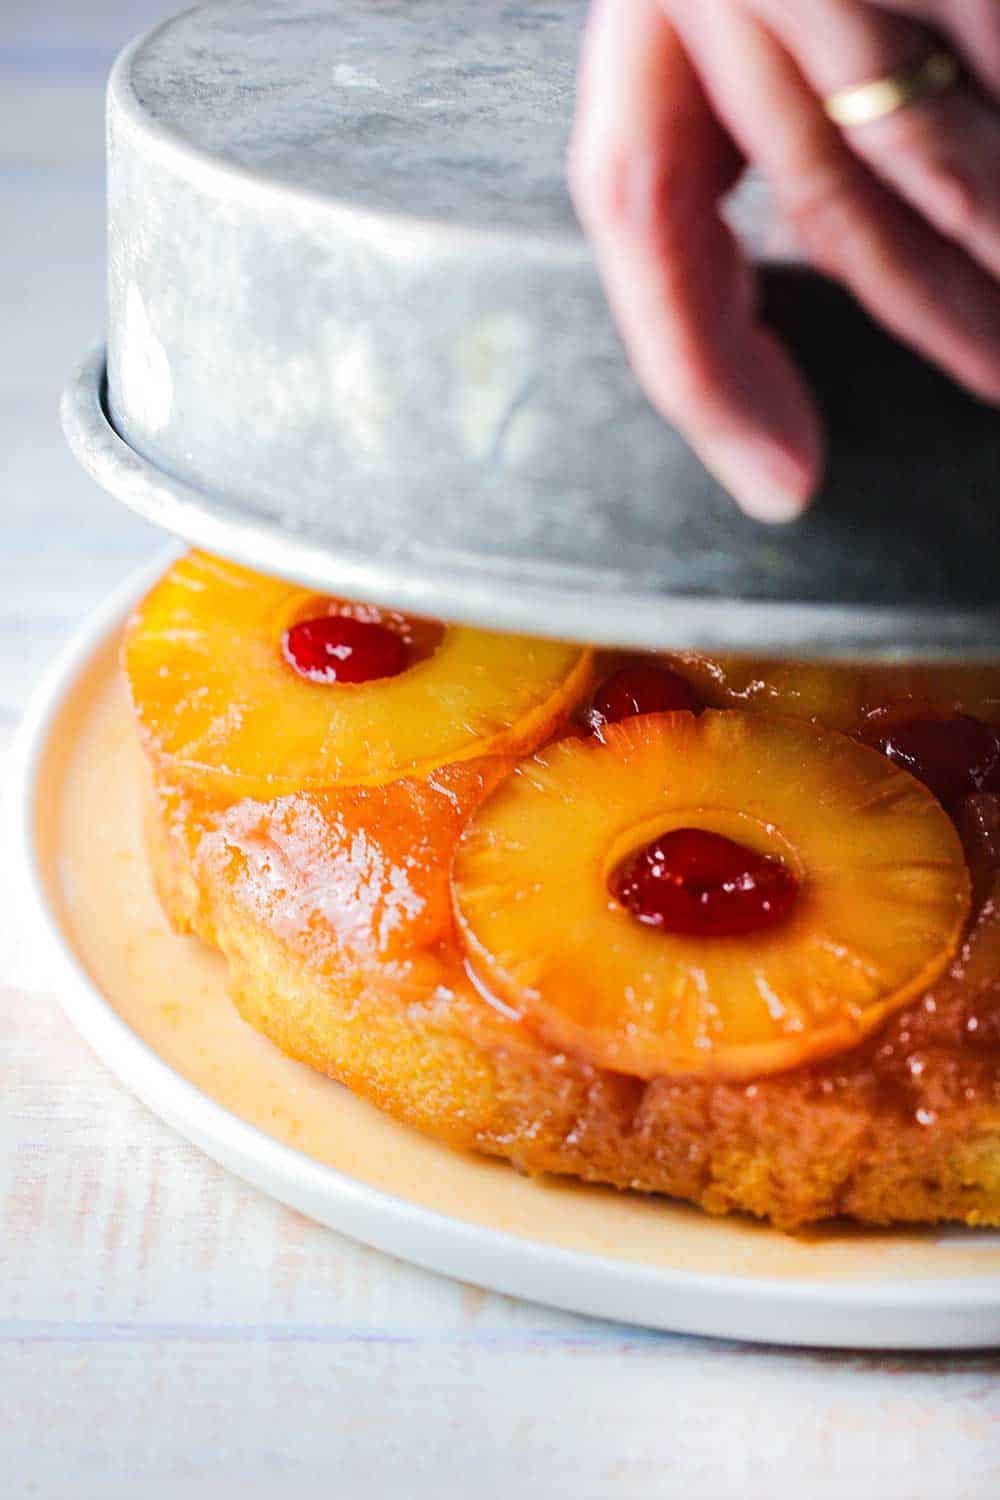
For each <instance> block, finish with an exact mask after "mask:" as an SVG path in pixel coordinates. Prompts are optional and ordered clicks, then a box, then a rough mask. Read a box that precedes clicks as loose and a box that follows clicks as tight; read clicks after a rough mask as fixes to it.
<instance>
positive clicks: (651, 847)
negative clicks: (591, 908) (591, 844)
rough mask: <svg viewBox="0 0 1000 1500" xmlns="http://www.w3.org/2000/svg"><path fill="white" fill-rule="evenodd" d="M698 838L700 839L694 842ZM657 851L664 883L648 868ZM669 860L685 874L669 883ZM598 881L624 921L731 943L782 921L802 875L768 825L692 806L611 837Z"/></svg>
mask: <svg viewBox="0 0 1000 1500" xmlns="http://www.w3.org/2000/svg"><path fill="white" fill-rule="evenodd" d="M689 834H691V835H693V837H691V838H687V837H686V835H689ZM699 835H705V838H704V839H703V840H702V842H701V843H700V844H699V843H698V836H699ZM720 841H721V842H720ZM654 851H655V852H656V856H657V858H653V857H652V856H653V852H654ZM661 853H662V854H663V855H665V857H666V860H667V869H666V872H665V878H664V871H663V869H662V867H661V868H659V869H656V868H654V866H655V865H656V864H657V859H658V857H659V856H660V854H661ZM644 855H645V856H646V857H644ZM741 856H742V857H745V859H746V866H745V876H744V867H743V865H742V864H741ZM675 857H676V858H678V859H679V860H680V861H681V865H680V866H679V869H680V870H681V871H683V869H684V866H685V865H686V867H687V872H688V873H687V874H686V875H685V874H684V873H681V875H680V878H679V880H674V879H671V872H670V868H669V863H670V860H671V859H672V858H675ZM734 860H735V863H734ZM701 869H703V870H704V872H705V878H706V879H707V885H705V886H701V876H700V873H699V872H700V870H701ZM709 872H711V873H709ZM604 880H605V885H606V888H607V890H608V891H609V893H610V895H611V898H612V903H613V906H615V907H617V908H618V910H619V911H621V912H622V914H623V915H624V916H625V917H626V918H627V919H628V920H630V921H640V922H642V923H643V924H644V925H652V926H657V927H661V928H663V929H664V930H666V931H668V932H669V931H672V932H687V933H688V934H689V935H694V936H701V937H712V936H718V937H731V936H736V935H740V934H746V933H750V932H753V931H756V930H758V929H762V928H766V927H770V926H773V925H774V924H775V923H776V922H781V921H783V920H784V919H785V917H787V916H788V915H789V913H790V912H791V910H792V908H793V907H794V905H795V904H796V903H797V901H798V899H799V897H800V895H801V891H802V886H803V884H804V881H805V869H804V867H803V863H802V860H801V858H800V857H799V855H798V852H797V850H796V849H795V848H794V846H793V845H791V844H790V843H789V842H788V840H787V839H786V838H785V837H784V836H783V835H782V834H781V832H780V831H779V830H778V829H777V828H775V827H774V826H773V825H772V824H768V823H765V822H763V821H761V820H760V819H758V818H754V817H752V816H751V815H749V814H747V813H742V812H736V811H732V810H729V809H719V808H704V807H695V808H683V809H676V810H673V811H672V812H671V813H670V814H669V815H668V816H666V817H665V816H664V815H663V814H662V813H661V814H659V815H658V816H656V817H653V818H647V819H644V820H643V821H642V822H641V823H639V824H635V825H633V826H632V827H630V828H629V829H627V830H626V831H625V832H624V833H622V834H621V835H619V836H618V837H617V838H616V839H614V841H613V842H612V844H611V847H610V849H609V850H608V852H607V854H606V856H605V859H604ZM699 886H701V888H700V889H699Z"/></svg>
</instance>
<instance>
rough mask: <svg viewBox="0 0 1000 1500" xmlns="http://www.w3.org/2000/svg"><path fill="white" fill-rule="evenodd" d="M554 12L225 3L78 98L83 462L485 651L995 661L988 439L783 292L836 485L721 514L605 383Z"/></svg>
mask: <svg viewBox="0 0 1000 1500" xmlns="http://www.w3.org/2000/svg"><path fill="white" fill-rule="evenodd" d="M583 13H584V7H583V5H582V4H580V3H577V0H531V3H527V0H522V3H511V0H477V3H476V4H468V3H465V0H325V3H321V4H320V3H317V0H311V3H309V0H225V3H220V4H209V5H205V6H202V7H199V8H198V9H196V10H193V11H190V12H188V13H186V14H185V15H182V16H180V17H178V18H176V19H175V20H172V21H168V22H166V23H165V24H164V25H162V26H160V27H158V28H157V29H156V30H154V31H152V32H150V33H149V34H148V35H147V36H145V37H143V38H141V39H140V40H139V41H138V42H136V43H135V44H134V45H133V46H132V47H131V48H129V49H128V51H127V52H126V53H124V54H123V56H122V57H121V58H120V60H119V62H118V63H117V65H116V67H115V70H114V74H113V76H112V80H111V85H110V90H109V100H108V129H109V197H110V220H109V252H110V281H109V338H108V351H107V371H106V376H105V368H104V359H103V356H102V355H100V354H98V355H95V356H94V357H92V358H91V359H90V360H88V362H87V363H86V364H85V365H84V366H83V368H82V369H81V371H80V372H79V374H78V376H77V377H76V379H75V380H74V381H73V382H72V384H71V385H70V387H69V389H68V391H67V393H66V398H65V402H64V412H65V420H66V427H67V431H68V434H69V437H70V441H71V442H72V444H73V447H74V449H75V451H76V452H77V454H78V456H79V457H80V458H81V460H82V462H83V463H84V465H85V467H86V468H88V469H89V471H90V472H91V473H92V474H94V475H95V476H96V477H97V478H98V479H99V480H100V481H101V482H102V483H103V484H104V485H105V486H106V487H107V488H108V489H110V490H111V491H112V492H113V493H115V494H117V495H119V496H120V497H121V498H122V499H123V500H125V501H126V502H127V503H128V504H130V505H132V506H133V507H134V508H135V509H137V510H139V511H140V512H141V513H143V514H144V515H146V516H148V517H150V518H151V519H153V520H155V521H157V522H159V523H160V524H162V525H164V526H166V527H167V528H169V529H170V530H173V531H176V532H178V533H180V534H181V535H183V536H186V537H188V538H190V539H191V540H193V541H196V542H198V543H200V544H202V545H204V546H207V547H210V548H212V549H214V550H216V551H218V552H221V553H224V554H227V555H229V556H231V557H234V558H237V559H239V560H242V561H244V562H247V563H249V564H251V565H253V566H256V567H259V568H263V569H265V570H268V571H271V572H275V573H280V574H284V575H287V576H288V577H291V578H296V579H299V580H301V581H303V582H305V583H308V584H310V585H313V586H316V587H318V588H322V589H328V590H331V591H335V592H341V593H345V594H356V595H366V596H369V597H371V598H373V599H375V600H377V601H379V602H385V603H393V604H397V605H399V606H401V607H404V608H409V609H411V610H416V611H423V612H427V613H433V614H439V615H443V616H447V617H451V618H455V619H464V620H468V621H471V622H475V623H479V624H483V625H487V626H490V627H494V628H499V629H517V630H525V631H531V632H536V633H540V634H556V635H565V636H570V637H576V638H585V639H590V640H595V641H600V642H605V643H615V644H620V645H626V646H641V647H642V646H644V647H655V646H671V647H695V648H698V647H700V648H718V649H723V650H734V649H735V650H743V651H752V652H756V653H774V654H788V655H798V656H839V657H850V656H858V655H860V656H868V657H876V656H877V657H896V658H899V657H946V656H962V657H966V658H972V657H1000V579H998V561H1000V509H998V499H1000V414H998V413H997V412H996V411H995V410H993V409H991V408H987V407H985V406H982V405H980V404H978V403H976V402H974V401H972V400H971V399H969V398H967V397H966V396H965V395H963V394H962V393H961V392H959V391H958V390H957V388H956V387H955V386H953V385H952V384H951V383H950V382H949V381H948V380H946V379H945V378H944V377H943V376H941V375H939V374H938V373H937V372H934V371H932V370H930V369H929V368H928V367H927V366H925V365H923V364H922V363H921V362H920V361H918V360H917V359H915V358H914V357H913V356H911V355H910V354H908V353H906V352H905V351H904V350H902V349H901V348H900V347H899V346H898V345H896V344H894V343H893V342H892V341H890V340H889V339H888V338H887V337H885V336H884V335H882V334H881V333H879V332H878V331H876V330H875V328H874V327H873V326H872V325H871V324H870V323H869V322H868V321H867V319H865V318H864V317H863V315H862V314H861V313H860V312H859V311H858V309H857V308H856V307H855V306H854V304H853V303H852V302H851V301H850V300H849V299H848V298H847V297H846V295H845V294H843V293H841V292H839V291H838V290H836V289H835V288H833V287H831V286H830V285H829V284H828V283H825V282H823V281H821V280H820V279H819V278H817V277H815V276H812V275H811V274H809V273H807V272H804V271H802V270H800V269H796V268H793V267H788V266H785V267H772V268H767V269H765V270H764V272H763V275H762V294H763V298H764V307H765V311H766V313H767V316H768V317H769V318H770V319H771V321H773V322H774V323H775V325H776V326H778V327H779V328H780V329H782V330H783V331H784V333H785V334H786V336H787V337H788V338H789V340H790V341H791V342H792V343H793V344H794V345H795V347H796V348H797V350H798V351H799V353H800V357H801V358H802V360H803V363H804V364H805V366H806V368H807V371H808V373H809V375H810V378H811V379H812V381H813V383H814V386H815V388H816V389H817V392H818V394H819V396H820V399H821V402H822V405H823V406H824V409H825V411H826V414H827V418H828V422H829V426H830V430H831V434H832V455H833V456H832V462H831V467H830V473H829V477H828V480H827V483H826V487H825V490H824V493H823V494H822V495H821V497H820V499H819V501H818V502H817V504H816V506H815V507H814V509H813V510H812V512H811V513H810V514H809V515H808V516H807V517H806V518H804V519H803V520H802V521H800V522H797V523H795V524H794V525H792V526H789V527H784V528H773V527H764V526H762V525H760V524H758V523H755V522H753V521H750V520H748V519H746V518H745V517H743V516H742V515H740V514H739V513H738V512H737V510H736V508H735V506H734V505H733V503H732V501H731V500H730V499H729V498H728V496H726V495H725V494H724V493H723V492H722V491H721V490H720V489H719V488H718V486H717V485H716V484H715V483H714V481H713V480H712V479H711V478H710V477H709V476H708V475H707V473H706V472H705V470H704V469H703V468H702V467H701V465H700V464H699V463H698V462H697V460H696V459H695V458H694V456H693V455H692V454H691V452H690V450H689V449H688V448H687V446H686V445H685V444H684V442H683V441H682V439H681V438H680V436H679V435H678V434H677V433H676V432H674V431H673V430H672V429H671V428H670V427H668V426H667V425H666V424H665V423H664V422H663V421H662V420H661V419H660V417H659V416H658V415H657V414H656V413H654V412H653V410H652V409H651V408H650V406H649V405H648V404H647V402H646V400H645V399H644V397H643V395H642V393H641V391H640V390H639V388H638V385H637V383H636V381H635V379H634V377H633V375H632V374H631V372H630V370H629V368H628V365H627V362H626V359H625V356H624V353H623V351H622V348H621V344H620V342H619V339H618V336H617V333H616V331H615V328H614V326H613V323H612V321H611V318H610V315H609V313H608V311H607V308H606V306H605V303H604V298H603V295H602V292H601V289H600V286H599V284H598V279H597V275H596V271H595V268H594V264H593V260H592V257H591V254H590V251H589V249H588V247H587V245H586V243H585V241H584V239H583V236H582V234H581V232H580V230H579V228H578V226H577V224H576V222H575V219H574V217H573V214H572V210H571V208H570V205H569V202H568V199H567V196H566V190H565V187H564V180H563V158H564V151H565V142H566V137H567V134H568V128H569V120H570V114H571V109H572V95H573V77H574V70H575V61H576V51H577V46H578V40H579V31H580V27H581V24H582V18H583Z"/></svg>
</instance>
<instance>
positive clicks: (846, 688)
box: [665, 651, 1000, 733]
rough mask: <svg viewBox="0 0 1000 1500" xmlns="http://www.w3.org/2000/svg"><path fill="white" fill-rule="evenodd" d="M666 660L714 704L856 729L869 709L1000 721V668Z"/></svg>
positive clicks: (694, 655)
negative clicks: (966, 716) (961, 715)
mask: <svg viewBox="0 0 1000 1500" xmlns="http://www.w3.org/2000/svg"><path fill="white" fill-rule="evenodd" d="M665 660H666V662H667V663H668V664H669V665H670V666H671V667H672V668H673V669H674V670H675V671H677V672H679V673H680V674H681V676H682V677H684V678H686V679H687V681H688V682H690V683H691V685H692V686H693V687H694V688H695V689H696V691H697V692H698V694H699V695H700V697H701V699H702V701H703V702H704V703H706V704H707V705H708V707H709V708H745V709H749V710H750V711H751V712H753V713H766V714H771V715H777V716H780V717H781V718H789V719H807V720H811V721H813V722H815V723H817V724H822V725H823V726H824V727H825V728H827V729H842V730H844V731H845V732H847V733H851V732H853V731H855V730H857V729H859V728H860V727H861V725H862V724H863V722H864V720H865V719H866V718H868V717H869V716H870V715H871V714H873V713H875V712H878V713H879V714H880V715H882V714H884V713H888V714H891V715H896V714H897V713H898V714H900V715H905V716H906V717H909V716H910V715H911V714H919V715H921V716H922V715H924V714H927V715H930V716H941V717H943V718H949V717H951V716H952V715H953V714H971V715H972V717H973V718H977V719H984V720H985V721H986V722H987V723H989V724H996V723H1000V667H995V666H988V665H987V666H963V665H958V666H952V665H945V666H933V665H931V666H910V667H899V666H868V667H861V666H856V665H854V664H852V663H847V662H786V661H769V660H766V659H757V658H754V657H749V656H704V655H702V654H700V653H698V652H693V651H690V652H688V651H684V652H676V653H673V654H671V655H669V656H667V657H666V658H665Z"/></svg>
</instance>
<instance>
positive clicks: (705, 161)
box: [570, 0, 821, 521]
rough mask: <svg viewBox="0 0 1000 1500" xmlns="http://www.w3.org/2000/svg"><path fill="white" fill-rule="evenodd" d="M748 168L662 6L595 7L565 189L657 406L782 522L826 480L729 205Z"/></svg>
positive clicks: (809, 410)
mask: <svg viewBox="0 0 1000 1500" xmlns="http://www.w3.org/2000/svg"><path fill="white" fill-rule="evenodd" d="M623 80H624V81H626V83H625V86H623ZM740 165H741V164H740V161H739V158H738V156H737V155H736V153H735V151H734V149H733V146H732V144H731V142H730V141H729V140H728V138H727V137H726V135H725V133H724V132H723V131H722V130H721V129H720V127H719V125H718V122H717V121H716V120H715V119H714V117H713V115H712V113H711V111H710V110H709V108H708V105H707V102H706V100H705V96H704V94H703V92H702V90H701V88H700V86H699V84H698V82H697V79H696V77H695V75H694V73H693V71H692V69H691V67H690V64H689V63H688V61H687V58H686V57H685V55H684V53H683V51H682V49H681V47H680V45H679V43H678V41H677V38H676V34H675V32H674V31H673V29H672V28H671V27H670V26H669V24H668V23H667V21H666V20H665V18H664V16H663V14H662V12H661V11H660V10H659V9H658V8H657V6H656V5H655V3H654V0H629V3H628V4H621V3H620V0H598V3H597V4H596V5H595V6H594V8H593V10H592V12H591V17H590V22H589V24H588V28H587V33H586V35H585V39H584V48H583V56H582V60H581V73H580V85H579V91H578V102H577V117H576V121H575V124H574V131H573V141H572V146H571V150H570V185H571V190H572V194H573V199H574V202H575V204H576V207H577V211H578V213H579V215H580V218H581V221H582V222H583V224H584V226H585V228H586V229H587V231H588V232H589V234H590V237H591V239H592V241H593V244H594V248H595V252H596V255H597V260H598V265H599V268H600V271H601V275H602V278H603V281H604V285H605V289H606V291H607V295H608V300H609V302H610V304H611V307H612V310H613V312H614V314H615V316H616V318H617V321H618V325H619V328H620V329H621V332H622V336H623V338H624V341H625V345H626V348H627V350H628V353H629V356H630V358H631V361H632V364H633V367H634V369H635V371H636V374H637V375H638V377H639V380H640V381H641V383H642V385H643V387H644V389H645V391H646V393H647V395H648V396H649V398H650V400H651V401H652V402H653V404H654V405H655V406H656V407H657V408H658V409H659V410H660V411H661V412H662V413H663V415H664V416H666V417H667V418H668V420H670V421H671V422H673V423H675V424H676V425H677V426H678V427H679V428H681V430H682V431H683V432H684V434H685V436H686V437H687V438H688V440H689V441H690V442H691V444H692V446H693V447H694V448H695V450H696V451H697V452H698V454H699V456H700V457H701V459H702V461H703V462H704V463H705V465H706V467H707V468H709V469H710V470H711V471H712V472H713V473H714V474H715V475H716V476H717V478H718V479H719V480H720V482H721V483H722V484H723V485H725V486H726V488H727V489H729V490H730V491H731V493H732V494H733V495H734V496H735V497H736V499H737V500H738V501H739V502H740V504H741V505H742V506H743V508H744V510H746V511H747V512H748V513H749V514H751V515H754V516H756V517H758V518H759V519H762V520H771V521H777V520H786V519H788V518H790V517H792V516H794V515H797V514H798V513H799V512H800V511H801V510H802V509H803V507H804V505H805V503H806V501H807V499H808V496H809V495H810V493H811V492H812V490H813V488H814V487H815V484H816V482H817V480H818V477H819V472H820V467H821V457H820V454H821V439H820V433H819V427H818V421H817V418H816V415H815V411H814V408H813V404H812V401H811V398H810V396H809V394H808V392H807V390H806V388H805V385H804V384H803V381H802V379H801V377H800V376H799V374H798V371H797V370H796V369H795V367H794V365H793V364H792V362H791V360H790V358H789V356H788V354H787V353H786V351H785V349H784V348H783V346H782V345H781V344H780V343H779V341H778V340H777V339H776V338H775V336H774V335H773V334H772V333H770V332H769V331H768V330H767V329H765V328H763V327H762V326H761V325H760V324H758V322H757V321H756V318H755V314H754V297H753V283H752V279H751V276H750V272H749V270H748V267H747V265H746V263H745V261H744V259H743V257H742V254H741V252H740V250H739V247H738V245H737V243H736V241H735V239H734V237H733V235H732V233H731V232H730V230H729V229H728V228H727V226H726V225H725V224H724V222H723V220H722V218H721V217H720V214H719V198H720V197H721V196H722V194H723V193H725V192H726V191H727V189H728V188H729V187H730V186H731V185H732V183H733V181H734V179H735V177H736V175H737V174H738V172H739V170H740Z"/></svg>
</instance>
